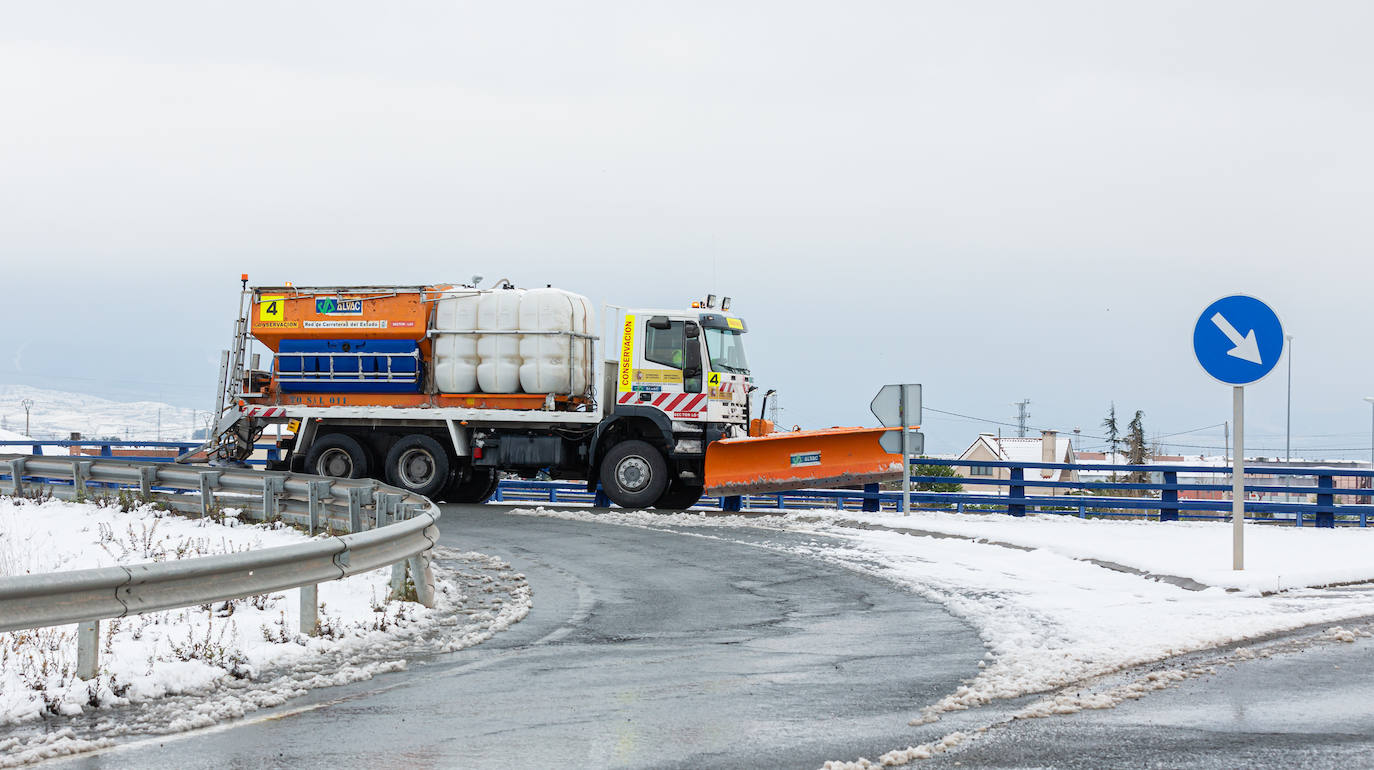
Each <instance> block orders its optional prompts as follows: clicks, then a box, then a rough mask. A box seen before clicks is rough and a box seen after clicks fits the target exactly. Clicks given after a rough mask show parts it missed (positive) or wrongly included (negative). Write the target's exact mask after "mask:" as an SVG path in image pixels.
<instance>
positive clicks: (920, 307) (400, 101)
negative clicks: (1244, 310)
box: [0, 0, 1374, 457]
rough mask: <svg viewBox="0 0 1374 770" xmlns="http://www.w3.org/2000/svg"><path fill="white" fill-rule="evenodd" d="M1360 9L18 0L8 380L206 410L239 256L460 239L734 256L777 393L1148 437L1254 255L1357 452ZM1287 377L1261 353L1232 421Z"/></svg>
mask: <svg viewBox="0 0 1374 770" xmlns="http://www.w3.org/2000/svg"><path fill="white" fill-rule="evenodd" d="M1372 8H1374V6H1371V5H1370V4H1368V3H1363V2H1352V3H1285V4H1269V3H1256V2H1237V3H1222V2H1211V3H1195V2H1178V3H1173V2H1159V1H1158V0H1151V1H1150V2H1139V3H1134V4H1129V5H1128V4H1124V3H1101V2H1083V3H1044V2H1042V3H1023V2H1010V3H976V2H959V3H952V2H951V3H939V4H936V3H918V2H891V3H864V2H849V3H843V4H840V3H814V4H808V3H798V2H779V3H761V2H760V3H740V2H726V3H703V2H693V3H673V4H668V3H647V2H624V3H606V4H592V3H554V4H547V5H540V4H517V3H454V2H450V3H421V2H398V3H387V4H383V3H347V2H329V3H314V4H307V3H252V2H232V3H228V2H225V3H209V2H198V3H185V2H167V3H139V2H123V3H118V4H115V3H104V2H95V3H89V4H81V3H61V4H58V3H10V4H7V6H6V8H5V10H4V11H3V14H0V16H2V17H3V21H2V22H0V73H3V74H0V257H3V263H4V274H3V275H4V278H3V281H4V285H5V291H4V294H3V302H4V307H5V308H6V309H5V312H4V314H3V317H4V318H5V320H6V321H7V322H8V333H6V334H3V335H0V382H12V383H21V384H30V385H40V386H44V387H53V388H59V389H65V390H77V391H86V392H93V393H98V394H102V395H113V396H119V397H133V396H138V397H145V398H155V399H161V400H165V401H169V402H173V403H176V404H180V405H185V406H193V407H194V406H199V407H208V406H209V405H210V404H211V403H212V400H213V391H214V387H215V377H216V363H215V362H216V357H217V352H218V351H219V350H220V349H221V348H223V347H226V346H227V344H228V343H229V337H230V332H231V324H232V321H233V318H234V313H235V311H236V310H237V293H236V290H237V285H238V282H237V277H238V274H239V273H240V272H244V271H246V272H248V273H249V274H250V276H251V278H252V281H253V282H254V283H263V284H280V283H281V282H283V281H288V280H290V281H294V282H297V283H300V284H325V283H350V282H368V283H412V284H413V283H426V282H439V281H459V280H466V279H467V278H468V277H469V276H471V275H473V274H474V273H480V274H482V275H485V276H487V277H488V278H489V279H494V278H497V277H502V276H507V277H509V278H511V279H512V280H514V281H515V282H516V283H517V284H521V285H526V286H536V285H538V286H542V285H544V284H546V283H552V284H554V285H555V286H560V287H563V288H566V289H569V290H572V291H576V292H579V293H582V294H586V295H588V296H589V297H591V298H592V299H593V300H595V301H596V302H597V303H601V302H612V303H616V304H621V305H647V306H663V305H678V304H682V303H685V302H688V301H690V300H691V299H693V298H696V297H699V296H701V295H703V294H705V293H706V292H708V291H715V292H716V293H718V294H729V295H732V296H733V297H735V309H736V310H738V312H739V313H740V314H741V315H743V316H745V317H746V318H747V319H748V320H749V323H750V327H751V332H750V334H749V340H748V342H749V354H750V359H751V364H752V366H753V369H754V371H755V374H756V376H757V380H758V382H759V384H760V385H761V386H762V387H765V388H769V387H772V388H777V389H778V390H779V391H780V393H781V403H782V405H783V407H785V409H784V412H783V413H782V419H783V421H784V422H785V423H787V424H788V425H789V426H790V425H791V424H792V423H800V424H801V425H802V426H803V427H826V426H830V425H836V424H839V425H858V424H863V425H871V424H875V423H874V420H873V419H872V417H871V416H870V415H869V413H868V403H869V400H870V399H871V397H872V396H873V394H874V392H875V391H876V390H877V389H878V387H879V386H880V385H882V384H883V383H886V382H901V381H910V382H920V383H923V384H924V386H925V403H926V405H927V406H928V407H933V408H936V409H941V410H944V411H946V412H957V413H959V414H963V415H971V416H974V417H977V418H984V419H989V420H1000V421H1004V422H1011V421H1012V420H1011V418H1012V417H1013V415H1014V414H1015V408H1014V407H1013V406H1012V405H1011V404H1012V402H1014V401H1018V400H1020V399H1023V398H1028V399H1030V400H1031V401H1032V403H1031V406H1030V411H1031V413H1032V415H1033V416H1032V418H1031V420H1030V423H1031V425H1032V426H1034V427H1037V428H1038V427H1051V428H1058V429H1061V430H1066V431H1068V430H1072V429H1073V428H1074V427H1081V428H1082V429H1083V431H1084V433H1085V434H1088V435H1091V436H1098V435H1101V429H1100V426H1099V423H1100V421H1101V419H1102V417H1103V416H1104V414H1105V413H1106V411H1107V408H1108V405H1109V403H1110V402H1113V401H1115V403H1116V406H1117V409H1118V411H1119V413H1122V414H1128V413H1129V412H1132V411H1134V410H1136V409H1141V410H1144V412H1145V423H1146V427H1147V429H1148V431H1149V432H1150V433H1151V434H1168V433H1174V432H1178V431H1187V430H1189V429H1193V428H1197V427H1200V426H1204V425H1213V424H1217V423H1221V422H1222V421H1224V420H1227V419H1229V418H1230V416H1231V415H1230V410H1231V394H1230V392H1229V389H1228V388H1226V387H1224V386H1222V385H1219V384H1217V383H1216V382H1214V381H1212V380H1210V379H1209V378H1207V377H1206V375H1205V374H1204V373H1203V372H1202V371H1201V370H1200V368H1199V367H1198V365H1197V364H1196V362H1195V361H1194V359H1193V357H1192V352H1191V330H1192V326H1193V323H1194V321H1195V320H1196V319H1197V316H1198V313H1199V312H1200V311H1201V310H1202V308H1203V307H1205V306H1206V305H1207V304H1208V303H1210V302H1211V301H1212V300H1214V299H1216V298H1217V297H1220V296H1223V295H1226V294H1230V293H1233V292H1245V293H1250V294H1254V295H1256V296H1259V297H1261V298H1262V299H1265V300H1266V301H1268V302H1270V303H1271V304H1272V305H1273V306H1275V307H1276V308H1277V309H1278V310H1279V312H1280V313H1281V315H1282V318H1283V320H1284V323H1285V324H1286V326H1287V328H1288V330H1289V331H1290V332H1291V333H1292V334H1294V335H1295V336H1296V339H1295V350H1296V356H1295V357H1294V359H1293V391H1292V392H1293V418H1292V421H1293V435H1294V441H1293V443H1294V446H1295V447H1296V448H1299V449H1301V450H1302V452H1301V453H1305V454H1309V455H1313V456H1330V457H1334V456H1342V455H1344V456H1352V457H1367V456H1368V448H1369V446H1370V416H1371V412H1370V405H1369V404H1367V403H1365V402H1364V401H1362V397H1363V396H1366V395H1374V355H1371V339H1370V331H1371V324H1370V321H1369V318H1370V312H1371V307H1370V298H1371V297H1374V280H1371V279H1374V269H1372V268H1371V262H1370V257H1371V254H1372V253H1374V248H1372V247H1374V217H1371V215H1370V210H1369V209H1370V203H1371V201H1372V200H1374V195H1371V193H1374V151H1371V141H1372V140H1371V137H1374V113H1372V112H1371V107H1372V106H1374V89H1371V87H1370V76H1371V73H1374V48H1371V46H1370V45H1369V34H1370V30H1371V28H1374V10H1371V9H1372ZM1242 331H1244V330H1242ZM1285 395H1286V383H1285V379H1284V367H1283V365H1282V364H1281V365H1280V368H1279V369H1278V370H1277V371H1276V373H1275V374H1274V375H1273V376H1271V377H1270V378H1269V379H1268V380H1266V381H1264V382H1262V383H1260V384H1259V385H1257V386H1254V387H1252V388H1250V389H1249V397H1248V407H1249V410H1248V412H1247V425H1248V428H1249V430H1248V433H1249V434H1250V440H1249V441H1247V445H1248V446H1249V447H1255V448H1256V449H1255V450H1254V451H1253V452H1252V454H1270V455H1272V454H1273V453H1274V452H1273V451H1269V452H1266V451H1264V450H1265V449H1266V448H1267V449H1269V450H1277V451H1278V452H1279V453H1281V452H1282V448H1283V443H1284V421H1285V413H1284V409H1285ZM1123 422H1124V419H1123ZM924 423H925V433H926V434H927V436H928V448H929V449H930V450H933V451H938V452H957V451H959V450H961V449H962V448H964V447H965V446H967V445H968V444H969V443H970V442H971V441H972V439H973V437H974V436H975V435H976V434H977V432H978V431H979V430H997V429H998V428H999V426H997V425H995V424H990V423H985V422H977V421H973V420H968V419H963V418H958V417H953V416H949V415H942V414H938V413H934V412H927V414H926V419H925V421H924ZM1001 427H1002V429H1003V430H1004V431H1013V430H1014V429H1011V428H1007V427H1005V426H1001ZM1165 440H1166V441H1178V442H1182V443H1185V444H1195V445H1199V446H1219V445H1220V441H1221V431H1220V429H1219V428H1217V429H1213V430H1209V431H1200V432H1195V433H1188V434H1186V435H1183V436H1176V437H1173V438H1169V439H1165ZM1084 443H1085V444H1086V445H1088V446H1092V445H1093V444H1094V443H1100V442H1094V441H1092V440H1089V441H1085V442H1084ZM1336 450H1345V451H1336ZM1188 451H1190V452H1196V451H1199V450H1196V449H1189V450H1188Z"/></svg>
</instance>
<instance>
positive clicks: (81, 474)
mask: <svg viewBox="0 0 1374 770" xmlns="http://www.w3.org/2000/svg"><path fill="white" fill-rule="evenodd" d="M90 477H91V461H90V460H73V461H72V489H74V490H76V494H77V496H79V497H85V496H86V480H87V479H89V478H90Z"/></svg>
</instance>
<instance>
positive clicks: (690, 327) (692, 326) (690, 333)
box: [686, 321, 701, 340]
mask: <svg viewBox="0 0 1374 770" xmlns="http://www.w3.org/2000/svg"><path fill="white" fill-rule="evenodd" d="M686 331H687V339H689V340H694V339H696V338H697V337H700V336H701V327H700V326H697V325H696V322H694V321H688V322H687V326H686Z"/></svg>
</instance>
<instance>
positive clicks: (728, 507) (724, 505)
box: [720, 495, 744, 513]
mask: <svg viewBox="0 0 1374 770" xmlns="http://www.w3.org/2000/svg"><path fill="white" fill-rule="evenodd" d="M743 506H744V498H742V497H740V496H739V495H730V496H729V497H722V498H721V499H720V509H721V510H722V511H726V512H729V513H739V511H740V508H741V507H743Z"/></svg>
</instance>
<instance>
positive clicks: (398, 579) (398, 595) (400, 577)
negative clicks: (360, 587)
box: [386, 559, 407, 601]
mask: <svg viewBox="0 0 1374 770" xmlns="http://www.w3.org/2000/svg"><path fill="white" fill-rule="evenodd" d="M406 561H407V560H406V559H402V560H400V561H398V562H396V563H395V564H393V565H391V588H390V590H389V591H387V594H386V598H387V601H391V600H392V599H404V598H406Z"/></svg>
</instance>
